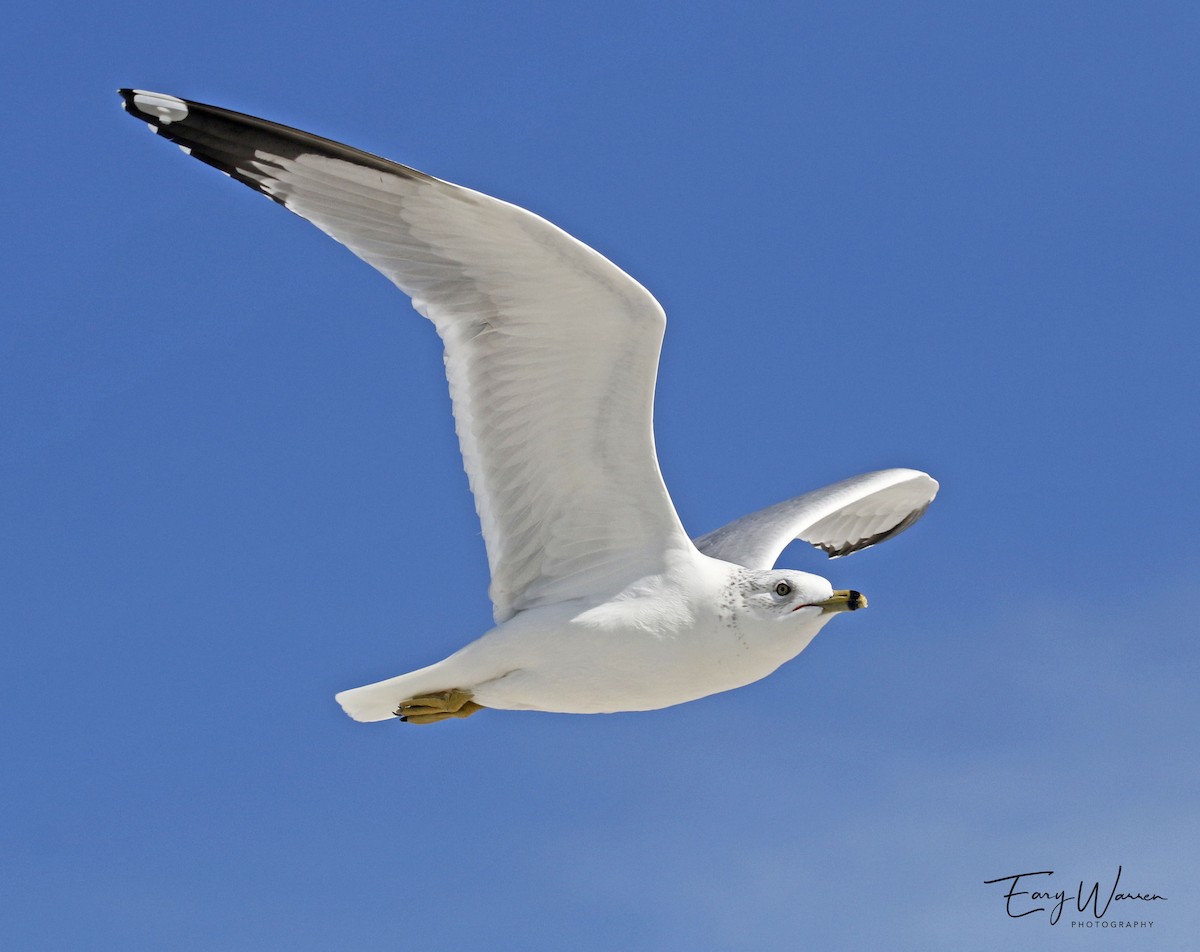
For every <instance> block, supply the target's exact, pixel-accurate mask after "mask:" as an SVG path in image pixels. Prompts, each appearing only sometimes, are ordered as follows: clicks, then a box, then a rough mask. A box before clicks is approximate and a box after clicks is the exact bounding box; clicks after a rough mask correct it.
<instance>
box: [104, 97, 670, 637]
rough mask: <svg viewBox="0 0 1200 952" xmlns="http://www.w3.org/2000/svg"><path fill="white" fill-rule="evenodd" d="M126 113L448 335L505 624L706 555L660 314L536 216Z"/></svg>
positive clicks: (228, 123)
mask: <svg viewBox="0 0 1200 952" xmlns="http://www.w3.org/2000/svg"><path fill="white" fill-rule="evenodd" d="M121 96H122V98H123V99H124V104H125V108H126V110H127V111H128V112H129V113H130V114H131V115H133V116H134V117H136V118H138V119H141V120H142V121H144V122H146V123H147V124H149V125H150V127H151V129H152V130H154V131H155V132H156V133H157V134H158V135H160V136H163V137H164V138H167V139H169V140H171V141H173V142H175V143H177V144H178V145H179V146H180V147H181V148H182V149H183V150H184V151H185V152H186V153H188V154H189V155H191V156H192V157H193V158H195V159H198V160H200V161H201V162H205V163H207V164H209V165H212V166H215V167H216V168H218V169H220V170H221V171H222V172H225V173H226V174H228V175H230V176H232V177H233V178H234V179H236V180H237V181H239V182H242V183H243V184H245V185H248V186H250V187H251V188H253V189H255V190H256V191H258V192H261V193H263V194H264V195H267V196H268V197H270V198H272V199H274V200H275V201H276V202H279V203H280V204H281V205H283V206H284V207H286V208H287V209H288V210H290V211H292V212H295V213H296V214H297V215H299V216H301V217H302V218H305V219H307V220H308V221H310V222H312V223H313V224H314V225H316V226H317V227H318V228H320V229H321V230H322V231H323V232H325V233H326V234H327V235H329V236H330V237H332V238H334V239H335V240H337V241H339V242H341V243H342V244H343V245H345V246H346V247H347V248H349V249H350V250H351V251H352V252H354V254H356V255H358V256H359V257H360V258H362V259H363V260H364V261H366V262H367V263H368V264H370V265H372V266H373V267H375V268H377V269H378V270H379V271H380V272H382V273H383V274H384V275H385V276H386V277H388V278H389V279H390V280H391V281H392V282H393V283H394V284H396V285H397V286H398V287H399V288H400V289H401V290H403V291H404V292H405V293H407V294H408V295H410V296H411V297H412V300H413V305H414V306H415V307H416V309H417V310H418V311H419V312H420V313H421V314H422V315H424V316H425V317H427V318H429V320H430V321H432V322H433V324H434V326H435V327H436V328H437V332H438V334H439V335H440V336H441V338H442V341H443V343H444V345H445V364H446V376H447V379H448V381H449V385H450V395H451V398H452V400H453V405H454V418H455V426H456V429H457V432H458V437H459V445H460V447H461V449H462V454H463V459H464V462H465V466H466V470H467V475H468V477H469V479H470V483H471V489H472V491H473V492H474V494H475V505H476V510H477V511H478V513H479V517H480V521H481V523H482V526H483V536H484V542H485V545H486V547H487V554H488V562H489V564H490V567H491V572H492V585H491V589H490V592H489V593H490V595H491V598H492V602H493V605H494V608H495V616H496V619H497V621H503V620H505V619H508V618H511V617H512V616H513V615H515V614H516V613H517V612H519V611H521V610H523V609H527V608H531V607H534V606H537V605H541V604H548V603H554V602H558V601H563V600H566V599H571V598H577V597H585V596H591V595H596V594H598V593H609V592H615V591H619V590H620V588H621V587H623V586H624V585H626V584H628V582H629V581H632V580H634V579H637V578H640V577H642V576H644V575H647V574H653V573H656V572H661V571H662V570H663V566H664V565H665V564H666V560H667V554H668V553H669V552H671V551H674V550H678V549H686V550H687V551H689V552H693V551H694V550H693V549H692V544H691V542H690V541H689V540H688V538H687V535H686V533H685V532H684V530H683V527H682V526H681V525H680V523H679V518H678V516H677V515H676V514H675V510H674V507H673V506H672V505H671V500H670V498H669V497H668V495H667V490H666V487H665V486H664V485H663V481H662V476H661V474H660V472H659V468H658V460H657V458H656V456H655V452H654V437H653V433H652V430H651V415H652V404H653V397H654V384H655V378H656V376H657V371H658V355H659V348H660V345H661V343H662V335H663V329H664V327H665V323H666V321H665V317H664V315H663V311H662V308H661V307H659V305H658V302H657V301H655V300H654V298H653V297H652V296H651V295H650V293H649V292H648V291H646V289H645V288H643V287H642V286H641V285H639V284H638V283H637V282H636V281H634V280H633V279H632V278H630V277H629V276H628V275H626V274H625V273H624V272H622V271H621V270H620V269H619V268H617V267H616V266H615V265H613V264H612V263H611V262H609V261H608V260H607V259H605V258H604V257H603V256H602V255H600V254H599V253H597V252H596V251H593V250H592V249H591V248H589V247H587V246H586V245H584V244H582V243H581V242H579V241H577V240H575V239H574V238H572V237H571V236H570V235H568V234H567V233H566V232H564V231H562V230H561V229H559V228H557V227H555V226H554V225H552V224H550V223H549V222H547V221H545V220H544V219H542V218H539V217H538V216H537V215H534V214H533V213H531V212H528V211H525V210H524V209H522V208H518V207H517V206H515V205H510V204H508V203H507V202H502V201H499V200H498V199H495V198H491V197H489V196H487V195H483V194H481V193H479V192H475V191H472V190H471V189H467V188H462V187H460V186H457V185H453V184H451V183H449V182H444V181H442V180H440V179H436V178H433V177H432V176H429V175H425V174H424V173H422V172H418V171H415V170H413V169H410V168H408V167H406V166H403V165H399V164H397V163H395V162H391V161H388V160H387V159H382V158H379V157H378V156H374V155H370V154H368V153H366V152H362V151H359V150H358V149H353V148H351V147H349V146H346V145H342V144H341V143H338V142H333V141H331V140H329V139H323V138H321V137H320V136H315V135H311V134H310V133H307V132H301V131H299V130H296V129H291V128H288V127H287V126H281V125H277V124H276V123H272V122H267V121H265V120H263V119H257V118H254V117H253V116H246V115H243V114H241V113H237V112H232V111H230V110H227V109H220V108H217V107H214V106H206V105H204V104H202V103H195V102H191V101H188V100H183V99H178V98H176V97H174V96H168V95H165V94H162V93H152V92H146V91H144V90H132V89H125V90H121Z"/></svg>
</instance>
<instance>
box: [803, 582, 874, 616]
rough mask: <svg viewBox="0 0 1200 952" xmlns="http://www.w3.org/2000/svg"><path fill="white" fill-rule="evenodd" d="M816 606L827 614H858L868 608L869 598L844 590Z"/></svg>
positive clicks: (859, 593)
mask: <svg viewBox="0 0 1200 952" xmlns="http://www.w3.org/2000/svg"><path fill="white" fill-rule="evenodd" d="M815 604H816V605H817V606H818V607H819V608H821V609H822V610H823V611H826V612H856V611H858V610H859V609H860V608H866V607H867V597H866V596H865V595H864V594H863V593H862V592H856V591H853V590H852V589H845V588H844V589H842V590H841V591H840V592H834V593H833V595H831V596H830V597H829V598H827V599H825V601H823V602H816V603H815Z"/></svg>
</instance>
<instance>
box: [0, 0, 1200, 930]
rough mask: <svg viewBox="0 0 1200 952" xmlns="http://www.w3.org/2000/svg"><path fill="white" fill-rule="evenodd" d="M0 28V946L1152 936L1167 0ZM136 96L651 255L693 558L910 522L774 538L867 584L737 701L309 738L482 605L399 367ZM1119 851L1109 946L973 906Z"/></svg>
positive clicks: (48, 16)
mask: <svg viewBox="0 0 1200 952" xmlns="http://www.w3.org/2000/svg"><path fill="white" fill-rule="evenodd" d="M7 22H8V25H9V30H8V31H7V33H8V35H7V39H6V40H5V41H4V46H5V49H4V56H2V57H0V71H3V72H4V74H5V78H6V80H7V87H8V89H9V97H8V104H7V110H6V112H7V129H8V137H7V140H6V146H5V149H4V153H3V158H2V159H0V161H3V163H4V165H5V168H6V173H7V174H6V179H7V181H8V182H9V184H10V189H9V193H8V195H7V199H6V209H7V214H6V215H5V225H4V227H3V230H2V234H3V241H4V252H3V255H2V256H0V261H3V268H4V270H5V275H4V278H3V280H4V286H5V289H6V298H7V299H8V306H7V307H6V308H5V317H4V319H3V322H2V324H0V334H2V337H0V355H2V359H3V370H2V373H0V427H2V439H0V467H2V468H0V480H2V482H0V487H2V490H3V492H2V495H0V526H3V538H4V545H3V546H2V548H0V560H2V561H0V605H2V606H3V614H2V615H0V617H2V618H3V619H4V628H5V635H4V637H3V639H2V644H3V670H4V672H5V674H6V678H5V682H6V684H5V690H4V692H3V696H2V698H0V707H2V711H3V716H4V719H5V721H6V724H7V728H6V730H5V731H4V732H3V739H2V740H0V745H2V746H0V756H2V757H3V763H4V765H5V769H4V770H3V773H2V776H0V797H2V798H3V810H2V811H0V815H2V817H3V818H2V819H0V843H2V844H3V855H4V862H3V864H2V865H0V907H2V908H4V909H6V910H7V911H6V912H5V914H4V915H3V917H2V921H0V933H3V934H4V936H6V937H7V938H6V940H5V942H4V944H5V946H6V947H11V948H20V949H29V950H43V949H44V950H51V949H81V948H87V949H91V950H110V949H112V950H116V949H121V950H125V949H130V948H169V949H173V950H193V949H194V950H209V949H217V948H219V949H222V950H261V949H269V948H287V949H289V950H291V952H308V950H323V949H355V948H365V947H371V948H385V949H397V950H401V949H410V948H411V949H418V948H429V947H431V946H432V945H433V944H434V943H436V944H437V946H438V947H444V948H453V947H466V946H476V947H479V946H483V947H488V948H506V947H507V948H522V949H530V950H541V949H561V948H564V947H566V948H572V949H579V950H593V949H594V950H612V949H630V950H634V949H662V948H687V949H733V948H747V947H750V946H751V945H754V946H755V947H759V948H780V949H783V948H799V947H812V948H821V949H825V950H850V949H880V948H888V949H899V950H908V949H913V950H959V949H964V948H971V949H974V950H1001V949H1004V950H1007V949H1012V948H1018V947H1019V948H1023V949H1035V950H1036V949H1058V948H1063V947H1066V946H1068V945H1070V946H1072V947H1075V946H1076V943H1081V942H1082V943H1085V944H1089V947H1091V944H1094V945H1095V947H1100V946H1101V945H1103V946H1104V947H1105V948H1113V949H1117V948H1120V949H1125V948H1130V949H1154V950H1173V949H1184V948H1191V947H1193V945H1192V944H1193V943H1194V936H1195V935H1196V934H1197V933H1198V930H1200V894H1198V893H1197V891H1196V889H1197V887H1196V885H1195V882H1196V879H1197V867H1196V857H1197V855H1200V850H1198V849H1197V847H1198V846H1200V835H1198V834H1200V830H1198V824H1197V806H1196V805H1197V802H1200V767H1198V766H1197V761H1196V758H1195V751H1196V749H1197V744H1198V741H1200V737H1198V730H1197V725H1198V722H1200V701H1198V699H1197V691H1196V683H1197V673H1198V670H1200V666H1198V661H1200V657H1198V655H1200V649H1198V648H1197V639H1196V634H1197V625H1196V622H1195V608H1194V605H1195V604H1196V601H1197V596H1198V595H1200V587H1198V585H1197V581H1196V579H1197V566H1198V562H1200V559H1198V557H1197V554H1196V543H1195V538H1194V535H1195V527H1196V517H1197V508H1198V507H1197V503H1196V485H1197V475H1198V474H1197V469H1198V466H1197V463H1198V450H1197V441H1196V406H1197V389H1196V382H1195V381H1196V372H1195V363H1196V353H1197V343H1198V341H1197V332H1196V315H1197V314H1198V313H1200V286H1198V283H1197V278H1196V263H1197V252H1198V245H1200V242H1198V238H1200V215H1198V211H1200V209H1198V201H1197V198H1198V195H1197V181H1198V179H1197V175H1196V170H1197V159H1198V157H1200V120H1198V119H1197V116H1198V115H1200V91H1198V90H1200V87H1198V86H1197V84H1196V73H1195V64H1196V57H1197V36H1200V12H1198V10H1197V7H1196V6H1195V5H1194V4H1189V3H1150V4H1141V3H1139V4H1134V3H1127V4H1119V3H1082V2H1081V3H1061V2H1039V3H1018V2H1011V3H1002V4H963V3H908V4H890V3H853V4H852V3H834V4H808V3H798V4H792V5H790V7H789V9H788V10H787V11H786V12H785V11H784V9H783V5H782V4H755V3H751V4H748V5H743V6H742V7H740V8H739V7H735V6H734V5H728V4H715V3H693V4H687V5H683V4H668V5H659V6H656V7H654V8H652V9H651V8H648V7H647V6H646V5H644V4H631V3H625V2H616V3H606V4H603V5H587V6H584V5H566V4H559V5H555V4H534V3H522V2H515V3H514V2H510V3H506V4H482V3H465V2H458V3H454V2H440V3H436V4H434V3H411V4H382V3H380V4H375V3H365V4H356V3H349V4H343V5H339V6H337V7H336V8H331V7H330V5H328V4H316V3H307V2H292V3H288V4H281V3H278V2H274V0H269V2H264V3H259V4H254V5H249V6H248V5H242V4H238V5H235V4H232V3H228V2H226V0H215V2H206V3H203V4H200V3H167V4H162V3H156V4H149V3H125V4H121V5H119V6H118V8H117V9H115V10H114V9H113V8H111V7H106V6H95V5H81V4H77V3H75V2H61V3H54V2H48V3H45V4H42V5H39V6H37V7H36V8H35V7H32V6H27V7H25V8H23V9H22V10H20V11H18V12H16V13H14V14H12V15H10V17H9V18H8V21H7ZM125 85H132V86H138V87H142V88H148V89H161V90H162V91H165V92H169V93H174V94H177V95H181V96H186V97H189V98H193V99H198V100H201V101H204V102H211V103H214V104H217V105H223V106H227V107H231V108H234V109H238V110H241V111H244V112H249V113H252V114H256V115H262V116H264V117H267V118H270V119H274V120H277V121H281V122H285V123H289V124H292V125H296V126H299V127H301V128H304V129H308V130H311V131H314V132H317V133H320V134H322V135H325V136H328V137H331V138H335V139H340V140H342V141H346V142H349V143H351V144H353V145H356V146H359V147H361V148H365V149H368V150H370V151H374V152H377V153H380V154H383V155H387V156H389V157H391V158H395V159H397V160H400V161H403V162H405V163H407V164H410V165H413V166H415V167H417V168H420V169H423V170H425V171H428V172H430V173H432V174H435V175H438V176H440V177H442V178H447V179H450V180H452V181H457V182H460V183H462V184H465V185H469V186H471V187H473V188H477V189H480V190H482V191H486V192H489V193H492V194H495V195H497V196H499V197H501V198H504V199H507V200H509V201H513V202H516V203H518V204H521V205H524V206H526V207H528V208H530V209H532V210H534V211H536V212H538V213H539V214H542V215H544V216H545V217H547V218H549V219H550V220H552V221H554V222H555V223H557V224H559V225H561V226H562V227H564V228H566V229H567V230H568V231H570V232H572V233H573V234H575V235H576V236H577V237H579V238H581V239H582V240H584V241H587V242H588V243H589V244H592V245H593V246H594V247H596V248H597V249H598V250H600V251H601V252H603V253H604V254H606V255H607V256H609V257H610V258H611V259H612V260H613V261H615V262H616V263H617V264H618V265H620V266H621V267H623V268H625V269H626V270H627V271H629V272H630V273H631V274H632V275H634V276H635V277H636V278H638V279H639V280H640V281H642V282H643V283H644V284H646V285H647V287H649V288H650V289H651V291H653V292H654V293H655V294H656V296H657V297H658V298H659V300H660V301H661V302H662V303H663V305H664V307H665V308H666V310H667V314H668V322H669V323H668V330H667V339H666V343H665V347H664V352H663V361H662V368H661V374H660V378H659V388H658V399H657V405H656V431H657V439H658V447H659V453H660V457H661V461H662V468H663V471H664V474H665V477H666V480H667V483H668V486H669V487H670V489H671V491H672V494H673V496H674V499H675V502H676V505H677V507H678V509H679V511H680V513H681V515H682V517H683V519H684V522H685V524H686V525H687V526H688V528H689V529H690V530H691V531H692V532H693V533H694V534H700V533H702V532H705V531H708V530H710V529H712V528H714V527H716V526H718V525H720V524H722V523H723V522H725V521H728V520H729V519H731V518H733V517H735V516H738V515H741V514H742V513H744V512H747V511H749V510H751V509H754V508H757V507H759V506H762V505H766V504H768V503H771V502H775V501H777V500H779V499H781V498H785V497H787V496H790V495H793V494H795V493H798V492H800V491H803V490H806V489H809V488H812V487H815V486H819V485H822V484H824V483H827V482H830V481H833V480H835V479H839V478H842V477H844V476H848V475H851V474H854V473H858V472H863V471H866V470H870V469H875V468H879V467H884V466H914V467H918V468H922V469H926V470H928V471H929V472H931V473H933V474H934V475H935V476H936V477H937V478H939V479H940V480H941V482H942V487H943V489H942V494H941V496H940V497H939V499H938V500H937V503H936V504H935V506H934V507H933V508H932V509H931V511H930V513H929V515H928V516H927V518H926V519H925V520H924V521H923V522H922V523H921V524H920V525H919V526H917V527H916V528H915V529H914V530H912V531H911V532H909V533H907V534H905V535H904V536H903V537H901V538H900V539H897V540H896V541H894V542H889V543H888V544H886V545H883V546H880V547H878V548H876V549H873V550H870V551H867V552H864V553H860V554H858V555H855V556H853V557H851V558H848V559H846V560H843V561H839V562H835V563H826V562H825V561H824V560H823V559H822V558H821V557H820V556H819V554H818V553H816V552H813V551H811V550H808V549H807V548H805V547H801V546H795V547H793V548H791V549H789V550H788V552H787V553H785V558H784V564H787V565H789V566H791V567H794V568H800V569H806V570H810V571H819V572H823V573H826V574H828V575H829V577H830V578H831V579H832V580H833V581H834V582H835V584H837V585H839V586H846V587H854V588H859V589H861V590H863V591H864V592H866V593H867V594H868V595H869V596H870V598H871V606H872V607H871V609H870V611H868V612H864V613H861V614H857V615H855V616H853V617H847V618H844V619H840V620H838V621H836V622H835V623H834V624H832V625H830V626H829V628H827V629H826V630H825V632H823V633H822V635H821V636H820V637H819V638H818V639H817V640H816V642H814V644H813V645H812V646H811V647H810V648H809V649H808V650H807V651H806V652H805V653H804V654H803V655H801V656H800V658H798V659H797V660H796V661H794V662H792V663H791V664H789V665H787V666H786V667H785V668H784V669H782V670H781V671H779V672H778V673H777V674H776V675H774V676H773V677H771V678H769V679H767V680H765V681H763V682H760V683H759V684H756V685H753V686H751V687H749V688H746V689H743V690H741V691H737V692H733V693H729V694H725V695H721V696H717V697H713V698H708V699H705V700H703V701H699V702H696V703H693V704H689V705H684V706H681V707H678V708H674V709H670V710H667V711H662V712H658V713H652V714H637V715H613V716H608V717H572V716H557V715H533V714H511V713H502V712H492V713H488V714H486V715H485V716H479V717H476V718H473V719H471V720H470V721H465V722H454V723H451V724H449V725H443V726H441V727H435V728H429V729H406V728H405V727H403V726H402V725H400V724H383V725H369V726H364V725H359V724H355V723H353V722H351V721H349V720H348V719H346V718H345V717H344V716H343V715H342V714H341V713H340V711H339V710H338V709H337V707H336V705H335V704H334V703H333V700H332V696H333V694H334V693H335V692H336V691H338V690H341V689H343V688H346V687H350V686H354V685H357V684H360V683H363V682H365V681H369V680H374V679H376V678H380V677H385V676H389V675H392V674H395V673H397V672H399V671H401V670H406V669H408V668H412V667H416V666H418V665H420V664H424V663H428V662H430V661H433V660H436V659H438V658H440V657H442V656H444V655H445V654H447V653H449V651H451V650H453V649H455V648H457V647H459V646H460V645H462V644H463V643H465V642H466V641H467V640H469V639H471V638H473V637H475V636H476V635H477V634H479V633H480V632H482V631H483V630H485V629H486V628H487V627H488V625H489V623H490V605H489V603H488V601H487V597H486V588H487V570H486V561H485V557H484V551H483V545H482V541H481V539H480V535H479V528H478V524H477V522H476V519H475V516H474V511H473V507H472V503H471V499H470V495H469V492H468V490H467V484H466V478H465V476H464V475H463V473H462V467H461V461H460V459H459V456H458V451H457V446H456V444H455V440H454V435H453V429H452V426H451V421H450V412H449V400H448V397H447V395H446V391H445V384H444V381H443V380H442V378H441V371H440V356H439V347H438V342H437V340H436V337H435V335H434V334H433V331H432V328H431V327H430V326H429V325H427V324H426V323H425V322H424V321H422V320H421V319H420V318H419V317H418V316H417V315H416V314H415V312H413V311H412V310H411V309H410V307H409V305H408V302H407V301H406V300H405V299H404V298H403V297H402V296H401V295H400V294H399V293H398V292H396V291H395V290H394V289H393V288H392V287H391V286H390V285H389V284H388V283H387V282H386V281H385V280H384V279H383V278H381V277H380V276H378V275H376V274H375V273H374V272H372V271H371V270H370V269H369V268H368V267H366V266H365V265H363V264H362V263H361V262H359V261H357V259H355V258H353V257H352V256H351V255H349V254H347V253H346V252H345V251H344V250H342V249H340V248H339V247H337V246H336V245H334V244H333V243H332V242H330V241H329V240H328V239H327V238H325V237H324V236H323V235H321V234H319V233H318V232H317V231H316V230H315V229H313V228H311V227H310V226H307V225H306V224H305V223H303V222H302V221H300V220H299V219H297V218H294V217H293V216H290V215H288V214H287V213H285V212H284V211H283V210H281V209H280V208H278V207H277V206H274V205H273V204H272V203H270V202H268V201H265V200H264V199H262V198H261V197H258V196H255V195H254V194H253V193H251V192H250V191H249V190H248V189H245V188H242V187H239V186H236V185H234V184H233V183H230V182H229V181H228V180H226V179H225V178H223V177H222V176H220V175H217V174H215V173H214V172H213V171H212V170H211V169H207V168H205V167H203V166H201V165H200V164H199V163H196V162H192V161H189V160H186V159H185V158H184V157H182V156H181V155H180V154H179V152H178V151H177V150H175V149H173V148H170V147H169V146H168V145H167V144H166V143H164V142H163V141H161V140H156V139H153V138H151V137H150V136H149V135H147V133H146V132H145V130H144V129H142V128H141V127H140V126H139V125H137V124H135V123H133V122H131V121H130V120H129V119H128V118H126V117H124V116H123V114H122V113H121V110H120V108H119V105H118V99H117V97H116V95H115V90H116V88H117V87H118V86H125ZM814 417H815V418H816V419H817V420H819V421H820V423H819V424H818V425H817V426H816V427H814V426H813V424H812V423H811V422H810V421H811V420H812V419H813V418H814ZM1118 865H1120V866H1121V867H1122V868H1123V872H1122V880H1121V886H1122V888H1128V889H1129V890H1130V891H1145V892H1150V891H1153V892H1157V893H1159V894H1161V895H1164V896H1166V897H1167V901H1165V902H1158V903H1154V904H1142V903H1137V902H1127V903H1123V904H1119V906H1120V908H1119V910H1118V909H1115V908H1114V910H1112V911H1110V912H1109V913H1108V915H1107V917H1106V918H1107V920H1115V919H1134V920H1139V921H1140V920H1150V919H1153V920H1154V923H1155V924H1154V926H1153V928H1152V929H1142V930H1140V931H1135V930H1121V931H1120V933H1119V934H1118V933H1117V932H1116V931H1108V930H1105V931H1104V932H1103V933H1100V932H1096V931H1095V930H1093V931H1092V932H1091V933H1090V934H1088V935H1087V936H1084V935H1083V934H1082V932H1081V930H1079V929H1075V930H1074V931H1073V930H1072V928H1071V926H1070V925H1069V922H1068V921H1066V920H1067V919H1068V916H1067V915H1064V918H1063V921H1061V922H1060V923H1059V924H1057V925H1054V926H1051V925H1050V924H1049V923H1048V921H1047V919H1046V916H1045V915H1043V914H1038V915H1032V916H1029V917H1025V918H1021V919H1011V918H1008V917H1007V916H1006V915H1005V912H1004V898H1003V895H1002V893H1003V890H1002V889H1001V887H998V886H984V885H983V881H984V880H986V879H992V878H996V877H1001V876H1005V875H1010V874H1015V873H1019V872H1026V871H1038V870H1051V869H1052V870H1055V876H1054V879H1053V880H1052V881H1051V880H1047V884H1049V883H1051V882H1053V884H1054V888H1068V889H1073V888H1074V886H1073V885H1072V880H1074V881H1075V882H1078V881H1079V880H1081V879H1082V880H1086V881H1089V885H1088V888H1090V882H1092V881H1096V880H1101V881H1103V882H1104V885H1105V889H1106V890H1107V888H1108V883H1110V882H1111V880H1112V877H1113V875H1114V874H1115V872H1116V868H1117V866H1118ZM1031 888H1037V887H1036V884H1035V885H1034V886H1033V887H1031Z"/></svg>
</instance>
